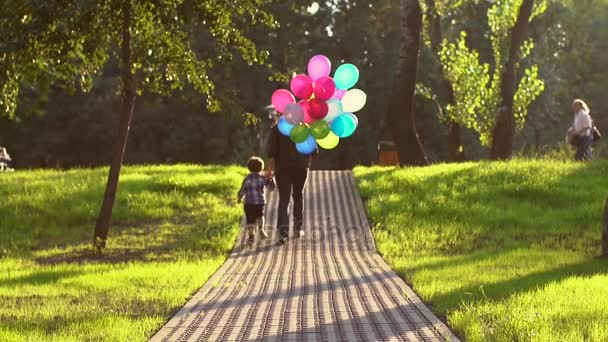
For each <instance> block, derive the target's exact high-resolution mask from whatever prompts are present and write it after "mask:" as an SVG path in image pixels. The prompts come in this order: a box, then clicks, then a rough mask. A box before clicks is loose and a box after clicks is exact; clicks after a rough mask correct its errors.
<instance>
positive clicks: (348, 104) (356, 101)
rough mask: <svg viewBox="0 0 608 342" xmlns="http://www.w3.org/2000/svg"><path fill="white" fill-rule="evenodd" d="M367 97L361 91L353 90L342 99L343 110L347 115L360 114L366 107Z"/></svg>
mask: <svg viewBox="0 0 608 342" xmlns="http://www.w3.org/2000/svg"><path fill="white" fill-rule="evenodd" d="M365 102H367V95H365V93H364V92H363V90H360V89H351V90H349V91H347V92H346V94H344V97H343V98H342V110H343V111H344V112H347V113H354V112H358V111H359V110H361V108H363V107H364V106H365Z"/></svg>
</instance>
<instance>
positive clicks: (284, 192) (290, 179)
mask: <svg viewBox="0 0 608 342" xmlns="http://www.w3.org/2000/svg"><path fill="white" fill-rule="evenodd" d="M278 118H279V117H278V116H277V117H276V118H275V121H274V125H273V127H272V131H271V133H270V138H269V141H268V158H269V160H268V169H267V172H268V174H269V175H270V176H272V175H274V176H275V179H276V181H277V187H278V189H279V207H278V217H277V229H278V231H279V243H281V244H285V243H286V242H287V240H288V238H289V211H288V209H289V200H290V197H291V198H292V199H293V222H294V230H295V232H296V237H299V238H301V237H303V236H304V225H303V216H304V203H303V199H302V196H303V190H304V185H305V184H306V179H307V178H308V170H309V169H310V163H311V161H312V156H311V155H303V154H301V153H300V152H298V150H297V149H296V145H295V144H294V143H293V141H291V139H289V137H287V136H285V135H283V134H281V132H279V128H278V126H277V123H278Z"/></svg>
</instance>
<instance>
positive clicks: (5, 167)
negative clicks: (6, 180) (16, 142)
mask: <svg viewBox="0 0 608 342" xmlns="http://www.w3.org/2000/svg"><path fill="white" fill-rule="evenodd" d="M11 161H12V160H11V156H10V155H9V154H8V151H7V150H6V148H4V147H2V146H0V172H11V171H15V170H13V169H12V168H11V165H10V162H11Z"/></svg>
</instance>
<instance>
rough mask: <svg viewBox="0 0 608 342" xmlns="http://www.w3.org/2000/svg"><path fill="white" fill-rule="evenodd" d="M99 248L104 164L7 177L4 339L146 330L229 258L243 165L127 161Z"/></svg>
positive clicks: (1, 274)
mask: <svg viewBox="0 0 608 342" xmlns="http://www.w3.org/2000/svg"><path fill="white" fill-rule="evenodd" d="M124 171H125V172H124V174H123V177H121V180H120V187H121V190H122V191H121V192H119V194H118V198H117V205H116V208H115V211H114V213H115V215H114V221H113V225H114V227H113V229H114V230H115V232H116V233H115V234H112V237H111V239H110V241H109V246H108V248H107V250H106V251H105V252H104V257H98V256H96V255H94V254H93V251H92V249H91V247H90V238H91V232H90V225H91V222H93V221H94V220H95V218H96V209H97V206H96V204H97V200H98V194H99V192H100V191H101V190H102V186H103V182H102V181H103V179H104V178H105V174H106V173H107V169H106V168H100V169H79V170H71V171H42V170H39V171H26V172H20V171H17V172H15V173H13V174H4V175H2V177H1V178H0V197H1V198H2V201H1V202H0V217H2V220H0V234H1V235H2V236H3V238H2V240H1V241H0V340H2V341H13V340H15V341H17V340H20V341H23V340H31V341H34V340H36V341H48V340H53V341H76V340H78V341H85V340H95V341H134V340H141V341H143V340H147V339H148V338H149V337H150V336H151V335H152V334H153V333H154V332H155V331H156V330H157V329H159V328H160V327H161V326H162V325H163V324H164V323H165V322H166V320H167V319H168V318H169V317H170V316H171V315H172V314H173V313H174V312H175V310H176V309H177V308H179V307H181V306H182V305H183V304H184V303H185V301H186V300H187V298H188V297H189V296H191V295H192V293H193V292H194V291H195V290H196V289H198V288H199V287H200V286H201V285H202V284H203V283H204V282H205V281H206V280H207V279H208V278H209V277H210V276H211V275H212V274H213V273H214V272H215V271H216V270H217V268H218V267H219V266H220V265H221V264H222V263H223V262H224V260H225V259H226V257H227V255H228V253H229V252H230V250H231V248H232V246H233V244H234V240H235V238H236V235H237V233H238V231H239V222H240V216H241V214H242V209H241V208H240V207H239V206H237V205H236V203H235V194H236V191H238V188H239V186H240V183H241V180H242V177H244V176H245V174H246V172H247V171H246V169H244V168H242V167H219V166H205V167H201V166H195V165H175V166H127V167H125V170H124Z"/></svg>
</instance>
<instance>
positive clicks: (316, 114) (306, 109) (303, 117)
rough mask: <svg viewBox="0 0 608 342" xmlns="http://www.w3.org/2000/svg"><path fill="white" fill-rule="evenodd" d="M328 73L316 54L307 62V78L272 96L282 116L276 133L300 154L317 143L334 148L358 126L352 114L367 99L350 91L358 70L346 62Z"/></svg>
mask: <svg viewBox="0 0 608 342" xmlns="http://www.w3.org/2000/svg"><path fill="white" fill-rule="evenodd" d="M330 72H331V62H330V61H329V59H328V58H327V57H325V56H323V55H316V56H314V57H312V58H311V59H310V61H309V62H308V75H305V74H300V75H296V76H295V77H294V78H293V79H292V80H291V83H290V88H291V91H289V90H287V89H279V90H277V91H275V92H274V93H273V94H272V105H273V106H274V108H275V109H276V110H277V112H279V113H281V114H282V115H281V117H280V118H279V123H278V128H279V131H280V132H281V133H282V134H283V135H286V136H288V137H290V138H291V140H292V141H293V142H294V143H295V144H296V148H297V150H298V152H300V153H301V154H311V153H313V152H314V151H315V150H316V148H317V144H318V146H320V147H322V148H324V149H326V150H331V149H333V148H335V147H336V146H338V143H339V142H340V138H348V137H350V136H351V135H352V134H353V133H354V132H355V130H356V129H357V126H358V124H359V120H358V119H357V117H356V116H355V115H354V114H353V113H355V112H357V111H359V110H360V109H361V108H363V106H365V102H366V100H367V96H366V95H365V93H364V92H363V91H361V90H359V89H351V88H352V87H353V86H354V85H355V84H356V83H357V81H358V80H359V69H357V67H356V66H354V65H352V64H348V63H347V64H342V65H340V66H339V67H338V68H337V69H336V71H335V72H334V77H333V78H332V77H330V76H329V74H330ZM296 98H298V99H299V101H298V102H296Z"/></svg>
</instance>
